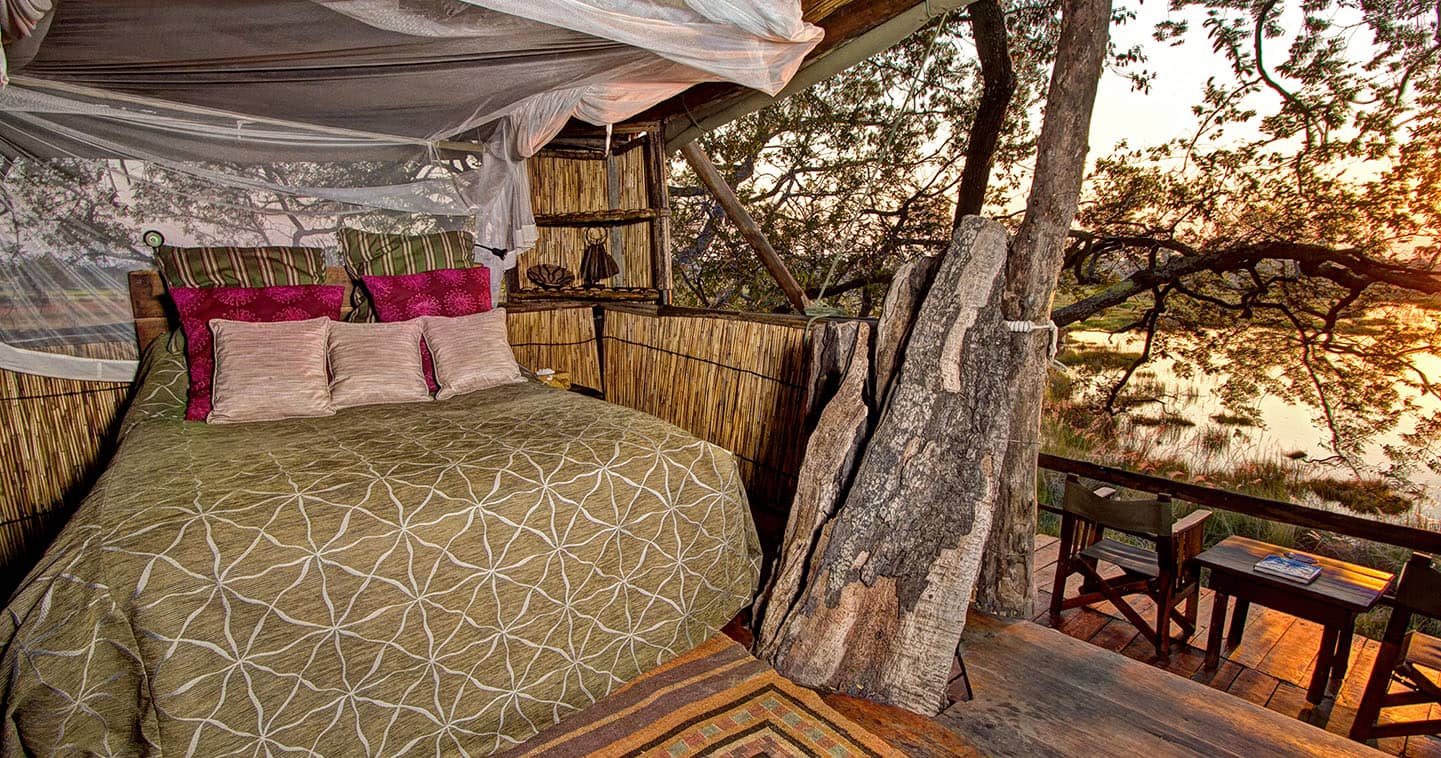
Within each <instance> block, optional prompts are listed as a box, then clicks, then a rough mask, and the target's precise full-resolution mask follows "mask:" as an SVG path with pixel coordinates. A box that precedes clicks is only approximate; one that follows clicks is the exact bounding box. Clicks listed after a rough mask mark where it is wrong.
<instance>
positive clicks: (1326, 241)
mask: <svg viewBox="0 0 1441 758" xmlns="http://www.w3.org/2000/svg"><path fill="white" fill-rule="evenodd" d="M1005 7H1006V12H1007V20H1008V28H1009V30H1010V45H1011V58H1012V61H1013V63H1014V67H1015V71H1016V78H1017V83H1018V88H1017V95H1016V98H1015V99H1014V100H1013V102H1012V107H1011V109H1010V112H1009V114H1008V117H1007V119H1006V121H1005V124H1004V127H1003V129H1002V132H1001V134H1000V137H999V140H998V146H999V147H998V152H997V158H996V178H995V181H993V183H992V185H991V188H990V193H989V196H988V199H989V203H988V205H987V209H986V210H987V212H988V213H990V214H991V215H996V216H999V217H1002V218H1005V219H1007V220H1010V221H1012V222H1014V220H1015V219H1014V216H1013V215H1012V214H1011V212H1012V211H1013V209H1014V208H1015V206H1016V202H1017V199H1018V194H1019V193H1018V190H1019V189H1020V188H1021V186H1022V184H1023V183H1024V182H1025V181H1026V179H1027V172H1028V170H1029V168H1030V162H1031V160H1032V157H1033V156H1032V155H1031V151H1032V150H1033V142H1032V131H1033V120H1034V114H1035V113H1036V112H1037V111H1038V109H1039V107H1041V105H1042V104H1041V103H1039V102H1038V99H1039V98H1040V97H1041V94H1042V90H1041V85H1042V84H1043V82H1044V81H1045V74H1046V68H1047V66H1048V64H1049V61H1050V53H1051V49H1052V48H1051V46H1052V45H1053V44H1054V39H1053V34H1054V29H1055V26H1054V15H1053V8H1050V7H1044V6H1034V5H1023V4H1019V3H1008V4H1005ZM1438 17H1441V14H1438V11H1437V8H1436V6H1434V4H1432V5H1426V4H1421V3H1415V2H1409V1H1407V0H1381V1H1380V2H1368V3H1366V4H1363V5H1361V6H1360V7H1357V6H1356V5H1355V4H1353V3H1345V2H1338V1H1336V0H1305V2H1304V3H1283V2H1280V0H1263V1H1261V2H1251V1H1247V0H1176V2H1173V4H1172V6H1171V10H1170V12H1169V14H1168V16H1167V18H1166V19H1165V20H1163V21H1162V22H1161V23H1159V24H1158V25H1157V26H1156V27H1155V29H1154V37H1155V41H1154V43H1153V44H1154V45H1165V44H1179V43H1180V42H1182V41H1185V40H1195V39H1202V38H1203V39H1204V40H1205V41H1206V42H1207V43H1208V44H1209V46H1210V48H1211V50H1212V51H1213V52H1214V59H1213V60H1212V61H1211V62H1210V63H1209V64H1205V65H1208V66H1209V67H1210V68H1212V69H1214V70H1215V71H1216V72H1217V73H1216V75H1215V76H1213V77H1212V78H1211V79H1210V80H1209V82H1207V84H1206V85H1205V87H1204V88H1203V90H1202V91H1200V92H1198V93H1196V102H1195V104H1194V107H1193V108H1192V116H1193V119H1192V120H1191V121H1190V122H1189V123H1181V124H1177V125H1176V129H1175V136H1174V138H1173V139H1171V140H1169V141H1167V142H1165V143H1163V144H1160V145H1144V146H1130V145H1126V144H1122V145H1119V146H1116V148H1115V149H1114V150H1112V151H1111V152H1109V153H1107V154H1099V156H1098V158H1097V160H1096V161H1095V164H1094V168H1093V170H1092V172H1091V175H1090V176H1089V177H1088V181H1087V183H1086V187H1085V189H1084V190H1083V194H1082V204H1081V209H1080V214H1079V216H1078V218H1077V224H1076V229H1075V230H1074V233H1073V234H1072V236H1071V238H1070V243H1069V246H1068V249H1067V256H1066V269H1065V272H1064V274H1063V276H1062V282H1061V286H1062V290H1061V293H1062V294H1061V295H1060V301H1059V303H1058V307H1057V308H1056V310H1055V311H1054V318H1055V319H1056V320H1057V322H1058V323H1061V324H1062V325H1070V326H1071V327H1073V328H1084V327H1088V326H1095V325H1097V324H1098V323H1100V322H1099V320H1098V319H1097V317H1098V316H1102V315H1108V316H1109V318H1107V319H1105V320H1104V321H1106V322H1109V326H1110V328H1113V329H1117V330H1119V331H1130V332H1135V333H1137V334H1138V335H1140V339H1141V341H1142V343H1141V344H1142V347H1143V350H1142V361H1145V360H1154V359H1158V358H1168V359H1171V360H1172V361H1173V362H1174V365H1175V369H1176V370H1177V371H1178V372H1180V373H1182V374H1186V373H1192V374H1214V375H1217V376H1220V377H1223V378H1224V380H1225V382H1224V385H1223V387H1222V390H1221V392H1222V396H1223V398H1224V399H1225V400H1226V401H1227V403H1228V404H1229V405H1231V406H1233V407H1234V408H1237V409H1246V408H1249V407H1250V406H1252V405H1253V404H1254V403H1255V402H1256V401H1257V399H1258V398H1260V397H1261V396H1263V395H1276V396H1281V397H1283V398H1286V399H1288V400H1290V401H1293V402H1296V403H1299V404H1302V405H1305V406H1308V407H1311V408H1313V409H1315V412H1316V421H1317V423H1318V425H1319V426H1321V427H1322V428H1324V429H1326V430H1327V432H1328V434H1329V438H1330V447H1331V448H1332V450H1333V451H1334V453H1336V454H1337V455H1338V456H1341V457H1342V458H1343V459H1346V460H1353V461H1354V460H1358V459H1359V458H1358V454H1359V453H1360V452H1361V451H1362V449H1363V448H1364V447H1365V445H1366V444H1367V443H1368V442H1369V441H1371V440H1374V439H1375V438H1376V437H1377V435H1379V434H1382V433H1385V432H1389V431H1394V430H1395V425H1396V423H1397V418H1398V412H1410V413H1411V415H1412V416H1413V417H1419V418H1420V424H1419V425H1418V426H1417V428H1416V433H1415V434H1413V435H1412V438H1411V440H1410V442H1411V443H1412V444H1410V445H1408V446H1405V447H1404V448H1397V449H1396V450H1393V451H1392V452H1394V453H1395V458H1396V459H1397V460H1398V461H1400V462H1401V463H1403V464H1408V465H1411V464H1418V463H1423V462H1424V463H1428V464H1432V465H1437V464H1441V461H1438V460H1437V446H1435V445H1434V444H1428V443H1429V440H1428V439H1425V438H1424V436H1423V435H1425V434H1428V433H1430V434H1434V433H1435V432H1436V431H1438V430H1441V421H1438V420H1437V418H1435V417H1434V414H1432V413H1430V411H1428V410H1427V402H1428V401H1427V400H1425V398H1426V397H1427V396H1429V397H1430V398H1431V399H1432V401H1434V400H1435V399H1437V398H1441V390H1438V387H1437V385H1436V384H1435V383H1434V382H1433V380H1434V379H1435V377H1434V376H1428V375H1427V374H1426V372H1425V370H1424V367H1423V366H1422V365H1421V364H1420V363H1418V361H1419V360H1421V359H1423V357H1424V356H1426V355H1428V354H1433V355H1434V354H1441V319H1438V318H1437V316H1436V307H1437V306H1438V305H1441V299H1438V293H1441V247H1438V237H1441V162H1438V161H1437V160H1436V156H1437V155H1441V52H1438V51H1441V30H1438V26H1437V25H1438ZM1131 18H1132V16H1131V15H1130V14H1129V13H1127V12H1125V11H1121V12H1119V13H1117V14H1116V18H1115V21H1116V23H1123V22H1126V21H1128V20H1130V19H1131ZM967 33H968V29H967V24H966V19H965V18H964V17H960V16H958V17H954V18H950V19H947V20H945V21H942V22H937V23H933V24H932V25H930V26H928V27H927V28H926V29H923V30H922V31H921V32H919V33H917V34H916V35H915V36H914V37H912V38H911V39H910V40H908V41H907V43H906V44H905V45H902V46H901V47H899V48H897V49H895V50H893V51H890V52H888V53H884V54H881V55H879V56H877V57H876V58H874V59H872V60H871V61H870V62H868V63H866V64H862V65H860V66H857V67H855V68H853V69H852V70H850V71H848V72H845V73H844V74H842V75H840V76H838V77H836V78H835V79H833V80H831V81H829V82H826V83H824V84H822V85H818V86H817V87H814V88H812V89H811V90H810V91H808V92H807V93H805V94H804V95H803V96H800V97H796V98H791V99H790V100H787V101H784V102H782V103H779V104H777V105H776V106H773V107H772V108H769V109H767V110H766V111H763V112H761V113H758V114H755V115H753V116H750V117H748V118H746V119H744V120H742V121H740V122H737V123H736V124H733V125H732V126H730V127H728V128H726V129H724V130H721V131H719V132H717V133H716V134H714V135H713V136H712V137H711V138H709V139H708V141H707V144H708V147H709V148H710V149H711V150H712V151H713V152H714V153H715V154H716V155H717V156H718V162H720V163H724V164H725V165H728V166H730V167H731V174H732V176H733V178H734V179H735V180H736V184H737V185H738V190H739V192H740V194H741V196H742V198H743V199H744V200H745V201H746V202H747V203H748V205H749V208H750V210H751V211H752V213H753V214H754V215H755V216H756V217H757V218H758V219H759V220H760V222H761V224H762V226H763V228H764V229H765V230H766V232H767V234H768V235H769V236H770V237H771V240H772V242H773V243H774V244H775V246H776V247H777V249H779V250H781V251H782V253H783V254H784V255H785V256H786V259H787V261H788V263H789V264H790V265H791V266H792V270H793V272H794V273H795V274H796V275H797V277H798V278H799V279H800V281H801V282H802V284H803V285H805V286H807V287H808V288H810V289H811V290H812V291H814V290H817V289H818V288H819V286H820V285H821V284H822V282H824V281H825V273H826V270H827V267H828V265H829V264H830V262H831V260H832V258H833V257H834V259H835V260H836V261H837V262H838V263H837V270H838V271H839V272H841V273H840V274H839V275H838V276H836V277H834V281H833V282H832V283H831V284H832V286H831V287H829V288H828V290H827V292H828V296H832V297H833V296H834V295H835V294H839V293H844V295H843V296H842V298H841V299H842V301H843V302H844V304H845V305H846V306H848V307H849V308H850V309H852V310H853V311H856V312H860V313H868V312H871V311H872V310H873V309H874V304H875V302H876V301H877V300H878V298H879V296H880V294H881V293H882V292H883V288H884V285H885V282H886V281H887V280H888V275H889V272H891V271H893V270H894V269H895V267H896V266H897V265H898V264H899V263H900V262H902V261H903V260H905V259H907V258H908V257H910V256H913V255H916V254H918V253H919V252H920V251H923V250H925V249H928V248H930V247H933V246H936V245H938V244H941V243H942V242H943V241H944V240H945V239H946V238H947V236H948V231H949V225H948V224H947V223H945V221H946V219H945V215H946V214H945V211H946V210H947V209H948V203H947V199H948V197H947V196H948V195H951V193H952V191H953V190H952V187H953V185H954V182H955V180H956V178H957V177H958V175H959V173H958V172H959V171H960V169H961V168H962V167H963V165H964V149H965V145H966V141H967V134H966V130H967V128H968V126H969V124H970V123H971V120H972V117H973V115H974V112H975V101H976V94H977V93H978V92H979V91H980V87H979V84H978V81H977V76H978V74H977V67H976V65H975V63H974V61H973V56H972V55H971V54H970V51H969V49H968V46H967V44H966V43H965V40H966V35H967ZM932 38H935V39H936V40H938V42H937V43H936V44H934V46H933V49H931V48H932V45H931V39H932ZM928 49H931V58H930V61H929V63H927V57H926V52H927V50H928ZM1146 52H1147V49H1146V48H1136V49H1129V50H1113V51H1112V56H1111V65H1112V66H1113V67H1114V68H1116V69H1119V70H1121V71H1123V72H1124V73H1126V74H1127V75H1129V76H1130V77H1131V78H1132V79H1133V81H1134V82H1135V85H1136V86H1137V87H1141V88H1145V87H1149V86H1154V84H1155V82H1156V81H1158V80H1159V81H1164V74H1165V72H1152V71H1148V70H1146ZM1198 65H1200V64H1198ZM910 81H917V82H920V92H921V93H922V96H921V97H920V98H918V99H917V100H916V101H915V102H913V103H912V102H907V101H906V100H905V99H904V97H903V95H904V93H905V92H906V91H907V85H908V83H909V82H910ZM912 113H914V115H913V116H912V115H911V114H912ZM892 131H894V132H895V139H894V141H893V142H887V141H884V140H882V139H880V135H882V134H886V133H889V132H892ZM1107 147H1108V146H1104V145H1093V154H1094V153H1095V151H1096V150H1097V149H1104V148H1107ZM876 163H878V164H879V166H880V167H879V168H878V169H875V170H873V171H872V172H871V174H873V175H874V176H871V175H868V174H867V172H866V170H865V169H866V168H867V167H868V166H871V165H872V164H876ZM872 179H874V181H871V180H872ZM684 180H685V177H684V175H682V176H681V177H680V181H679V182H678V183H680V184H682V185H684V183H685V181H684ZM677 194H678V195H681V196H683V197H685V201H684V202H682V203H681V204H680V207H681V211H680V214H679V216H678V219H679V221H680V223H679V224H678V225H677V227H678V229H679V230H681V232H682V233H681V234H680V235H678V241H677V244H678V246H680V248H681V250H682V251H683V253H682V255H680V256H679V257H678V260H677V266H678V268H677V275H678V277H680V278H681V280H682V281H683V282H684V285H681V287H680V289H683V290H685V291H686V292H687V293H688V294H689V296H690V297H691V298H692V300H693V301H694V302H696V303H698V304H702V305H707V306H713V307H740V308H749V309H758V310H770V309H778V308H779V307H780V304H781V303H782V302H783V301H781V300H780V298H779V295H778V291H777V290H776V289H775V287H774V285H773V284H771V283H770V282H769V281H768V280H766V279H765V278H764V274H763V273H762V272H760V271H759V268H758V267H757V266H755V265H754V263H753V262H752V259H751V258H750V255H749V252H748V250H747V249H746V247H745V244H744V242H743V241H742V240H740V239H739V238H738V237H736V236H732V234H733V233H732V232H731V230H729V228H728V227H727V225H726V224H725V222H724V219H722V218H720V217H719V216H718V213H717V211H716V210H715V209H714V208H713V207H712V206H711V205H710V203H709V202H708V201H707V200H706V199H705V198H704V197H703V196H700V195H698V194H697V193H694V192H692V191H690V190H689V189H688V188H687V187H685V186H682V187H680V188H678V192H677ZM852 218H858V219H859V220H858V221H854V222H852V220H851V219H852ZM837 284H839V286H836V285H837ZM1088 319H1089V321H1088ZM1136 368H1137V366H1131V367H1130V370H1125V371H1122V372H1120V377H1121V379H1120V381H1121V382H1124V381H1125V380H1127V379H1129V378H1130V377H1131V376H1132V375H1133V374H1134V372H1135V369H1136ZM1115 376H1116V375H1115V374H1114V373H1113V374H1110V375H1109V376H1108V378H1106V379H1105V380H1104V381H1102V382H1101V387H1100V391H1099V392H1098V393H1097V395H1096V402H1097V404H1098V405H1100V406H1102V407H1105V408H1106V409H1108V410H1116V408H1115V404H1114V400H1115V399H1116V398H1117V396H1118V395H1119V387H1118V385H1117V384H1116V381H1115ZM1434 405H1435V404H1434V402H1432V406H1431V407H1434Z"/></svg>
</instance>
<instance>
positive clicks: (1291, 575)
mask: <svg viewBox="0 0 1441 758" xmlns="http://www.w3.org/2000/svg"><path fill="white" fill-rule="evenodd" d="M1255 571H1256V572H1257V573H1261V574H1266V575H1268V576H1276V577H1280V578H1282V579H1286V580H1289V581H1292V582H1297V583H1298V584H1310V583H1311V582H1314V581H1316V577H1318V576H1320V575H1321V567H1320V566H1317V565H1316V564H1315V563H1314V562H1313V561H1306V560H1300V559H1297V558H1293V557H1290V556H1285V555H1268V556H1266V557H1265V558H1262V559H1261V560H1259V561H1257V562H1256V566H1255Z"/></svg>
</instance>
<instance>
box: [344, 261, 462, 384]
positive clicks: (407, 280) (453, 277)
mask: <svg viewBox="0 0 1441 758" xmlns="http://www.w3.org/2000/svg"><path fill="white" fill-rule="evenodd" d="M360 281H361V283H362V284H364V285H365V291H366V292H368V293H370V302H371V303H372V304H374V306H375V316H376V318H377V319H379V320H381V321H409V320H410V319H413V318H420V317H421V316H446V317H455V316H469V315H471V314H475V313H484V312H486V311H488V310H490V269H488V268H486V267H484V266H477V267H475V268H438V269H435V270H434V271H423V272H421V273H419V274H394V275H390V276H362V277H360ZM420 361H421V369H422V370H423V371H424V372H425V383H426V385H427V386H429V387H430V391H431V392H435V391H436V390H437V389H439V388H440V385H439V384H437V383H436V381H435V363H434V361H433V360H432V359H431V356H430V346H428V345H426V344H425V340H421V341H420Z"/></svg>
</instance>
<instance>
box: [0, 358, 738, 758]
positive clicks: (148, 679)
mask: <svg viewBox="0 0 1441 758" xmlns="http://www.w3.org/2000/svg"><path fill="white" fill-rule="evenodd" d="M147 364H148V365H147V368H146V370H145V372H144V373H145V376H146V380H145V381H144V383H143V384H142V386H141V387H140V390H139V393H138V397H137V399H136V401H135V403H134V405H133V407H132V408H131V410H130V412H129V413H128V414H127V416H126V419H125V422H124V425H123V438H122V442H121V446H120V449H119V452H118V453H117V455H116V457H115V460H114V462H113V463H112V464H111V465H110V467H109V469H108V470H107V471H106V472H105V474H104V475H103V476H102V477H101V479H100V481H99V483H98V484H97V485H96V486H95V489H94V490H93V491H92V492H91V494H90V496H89V497H88V498H87V499H86V500H85V502H84V503H83V504H82V505H81V506H80V508H79V510H78V511H77V512H76V513H75V515H74V516H73V518H72V519H71V521H70V523H69V524H68V525H67V526H66V527H65V529H64V530H63V531H62V532H61V534H60V536H59V537H58V538H57V539H56V540H55V542H54V544H53V545H52V546H51V547H50V549H49V550H48V551H47V553H46V554H45V557H44V558H43V559H42V561H41V562H40V564H39V565H38V566H37V567H36V568H35V569H34V571H32V572H31V574H30V576H29V577H28V578H27V579H26V580H25V582H24V583H23V584H22V585H21V588H20V589H19V590H18V591H17V593H16V595H15V596H14V597H13V598H12V600H11V602H10V605H9V607H8V608H7V609H6V611H5V618H4V621H3V623H0V644H3V651H4V653H3V659H0V667H3V668H0V673H3V677H4V679H3V682H0V687H3V690H0V698H3V705H4V715H5V722H4V725H3V734H0V746H3V751H0V752H3V753H4V754H5V755H18V754H26V753H40V754H45V753H51V752H64V753H75V752H82V753H83V752H94V753H100V754H168V755H206V756H221V755H240V754H243V755H279V754H288V753H307V752H312V751H313V752H317V753H321V754H329V755H360V754H368V755H400V754H448V755H449V754H470V755H484V754H487V753H490V752H492V751H493V750H496V749H498V748H503V747H505V746H508V745H512V744H515V743H516V742H518V741H521V740H523V739H525V738H526V737H528V736H530V735H531V734H533V733H535V732H536V731H538V730H540V729H542V728H544V727H546V726H549V725H550V724H552V723H553V722H555V721H556V720H557V719H559V718H560V717H562V716H565V715H567V714H569V713H572V712H574V711H577V710H579V709H580V708H582V707H584V706H586V705H587V704H589V703H591V702H593V701H594V700H596V699H598V698H600V697H602V696H604V695H606V694H607V693H609V692H611V691H612V690H614V689H616V688H617V687H618V686H620V685H621V684H623V683H624V682H626V681H628V680H630V679H632V678H634V677H635V676H637V675H639V674H640V673H642V672H644V671H646V670H648V669H650V668H652V667H654V666H656V665H658V664H660V663H662V662H664V661H666V660H668V659H670V658H672V657H674V656H675V655H678V654H680V653H682V652H684V651H686V650H688V649H690V648H691V647H693V646H695V645H697V644H699V643H700V642H702V641H703V640H705V639H706V638H707V637H708V636H710V635H711V634H712V633H713V632H714V630H715V629H716V628H718V627H719V626H720V625H722V624H724V623H725V622H726V621H727V620H729V619H730V618H731V617H732V616H733V615H734V614H735V613H736V612H737V610H738V609H740V608H741V607H743V606H744V605H745V604H746V603H747V602H748V601H749V599H750V597H751V594H752V592H753V590H754V585H755V581H756V577H757V573H758V565H759V549H758V547H757V542H756V537H755V528H754V525H753V524H752V522H751V520H750V515H749V512H748V510H747V506H746V500H745V495H744V493H743V491H742V489H741V484H740V480H739V475H738V473H737V470H736V466H735V462H734V460H733V459H732V457H731V455H730V454H729V453H727V452H725V451H724V450H722V449H720V448H718V447H715V446H714V445H711V444H709V443H706V442H702V441H700V440H698V439H696V438H695V437H693V436H691V435H689V434H687V433H685V432H683V431H681V430H680V429H677V428H676V427H673V426H671V425H669V424H666V423H664V422H662V421H659V420H658V419H655V418H653V417H651V416H648V415H645V414H642V413H638V412H636V411H632V410H628V409H625V408H621V407H619V406H615V405H611V404H608V403H604V402H601V401H598V400H593V399H590V398H585V397H582V396H579V395H576V394H573V393H568V392H561V391H559V390H553V389H550V388H546V387H543V386H541V385H538V384H536V383H533V382H527V383H524V384H518V385H512V386H508V387H502V388H498V389H494V390H489V391H485V392H481V393H477V394H473V395H469V396H466V397H461V398H455V399H453V400H449V401H445V402H436V403H425V404H411V405H390V406H373V407H369V408H352V409H347V410H343V411H340V412H339V413H338V414H336V415H335V416H332V417H328V418H320V419H305V420H292V421H284V422H274V423H257V424H241V425H228V426H207V425H205V424H196V423H184V422H182V421H180V420H179V419H180V417H181V415H182V414H183V410H184V402H183V399H182V398H183V395H184V387H185V381H184V377H183V371H184V367H183V363H182V362H181V359H180V357H179V356H178V355H176V354H175V353H174V352H172V351H171V350H168V349H164V348H159V349H153V350H152V351H151V352H150V354H149V355H148V356H147Z"/></svg>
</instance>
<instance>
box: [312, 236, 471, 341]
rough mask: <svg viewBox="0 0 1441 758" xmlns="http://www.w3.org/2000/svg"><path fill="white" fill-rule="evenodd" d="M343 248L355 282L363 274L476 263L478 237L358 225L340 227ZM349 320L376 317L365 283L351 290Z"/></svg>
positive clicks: (416, 271) (414, 271) (413, 271)
mask: <svg viewBox="0 0 1441 758" xmlns="http://www.w3.org/2000/svg"><path fill="white" fill-rule="evenodd" d="M339 236H340V252H341V255H342V256H343V257H344V259H345V268H346V270H347V271H349V272H350V276H351V278H352V279H355V280H356V284H359V283H360V278H361V277H362V276H397V275H401V274H423V273H425V272H427V271H435V270H437V269H445V268H470V267H471V266H473V265H474V262H473V261H474V257H473V256H474V253H473V252H472V251H473V249H474V247H475V237H474V236H473V235H471V233H470V232H458V231H457V232H436V233H434V234H423V235H417V236H411V235H407V234H379V233H376V232H362V231H360V230H358V229H341V230H340V235H339ZM350 304H351V306H352V310H351V312H350V316H349V318H348V320H349V321H374V320H375V315H374V311H373V309H372V308H371V305H370V298H369V297H368V296H367V295H366V293H365V291H364V288H363V287H359V286H357V287H355V289H354V290H353V291H352V294H351V300H350Z"/></svg>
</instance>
